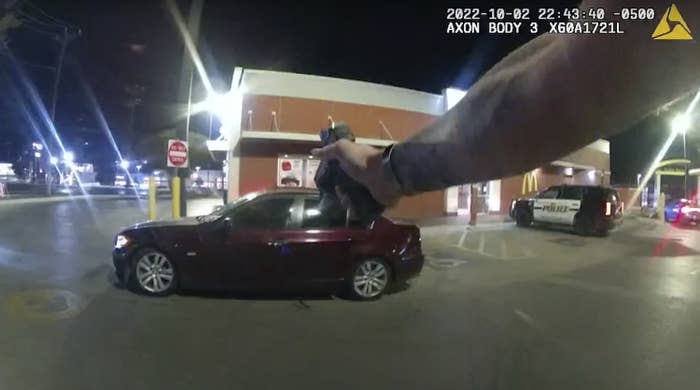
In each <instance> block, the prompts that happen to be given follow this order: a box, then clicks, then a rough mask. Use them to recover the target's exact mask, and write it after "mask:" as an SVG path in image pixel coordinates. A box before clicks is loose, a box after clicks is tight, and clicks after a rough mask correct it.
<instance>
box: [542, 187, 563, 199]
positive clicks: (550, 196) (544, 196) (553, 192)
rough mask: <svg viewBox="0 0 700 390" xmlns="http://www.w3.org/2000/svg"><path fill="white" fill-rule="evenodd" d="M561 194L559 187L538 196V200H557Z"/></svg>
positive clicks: (549, 189)
mask: <svg viewBox="0 0 700 390" xmlns="http://www.w3.org/2000/svg"><path fill="white" fill-rule="evenodd" d="M558 194H559V187H551V188H548V189H547V190H546V191H544V192H542V193H540V194H539V195H537V199H556V198H557V195H558Z"/></svg>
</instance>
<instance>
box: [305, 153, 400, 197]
mask: <svg viewBox="0 0 700 390" xmlns="http://www.w3.org/2000/svg"><path fill="white" fill-rule="evenodd" d="M311 154H313V155H314V156H316V157H320V158H322V159H324V160H331V159H336V160H338V162H339V164H340V168H341V169H342V170H343V171H345V173H347V174H348V175H350V177H352V178H353V179H355V180H357V181H358V182H359V183H360V184H362V185H363V186H365V187H367V189H368V190H369V192H370V193H371V194H372V196H373V197H374V199H376V200H377V201H378V202H379V203H381V204H383V205H385V206H392V205H393V204H395V203H396V201H397V200H398V199H399V197H400V196H401V195H400V193H399V186H398V184H397V183H396V182H395V181H392V180H390V179H388V178H386V177H385V175H384V172H383V169H382V150H381V149H377V148H374V147H372V146H369V145H361V144H357V143H354V142H351V141H348V140H346V139H341V140H338V141H336V142H334V143H332V144H330V145H328V146H325V147H323V148H316V149H313V150H312V151H311Z"/></svg>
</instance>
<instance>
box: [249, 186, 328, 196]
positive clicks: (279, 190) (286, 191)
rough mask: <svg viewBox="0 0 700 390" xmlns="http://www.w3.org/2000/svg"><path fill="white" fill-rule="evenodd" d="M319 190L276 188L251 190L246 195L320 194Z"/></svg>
mask: <svg viewBox="0 0 700 390" xmlns="http://www.w3.org/2000/svg"><path fill="white" fill-rule="evenodd" d="M318 193H319V192H318V190H316V189H313V188H274V189H269V190H264V191H257V192H251V193H248V194H246V195H245V196H250V197H254V198H257V197H259V196H269V195H318Z"/></svg>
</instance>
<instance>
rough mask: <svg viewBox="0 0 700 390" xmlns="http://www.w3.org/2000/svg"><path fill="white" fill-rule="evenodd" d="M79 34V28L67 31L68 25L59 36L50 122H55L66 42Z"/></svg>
mask: <svg viewBox="0 0 700 390" xmlns="http://www.w3.org/2000/svg"><path fill="white" fill-rule="evenodd" d="M79 35H80V30H78V31H77V32H70V31H68V27H63V32H62V33H61V36H60V37H59V44H60V48H59V50H58V58H57V60H56V74H55V75H54V78H53V90H52V92H51V112H50V113H51V122H54V123H55V122H56V103H57V101H58V87H59V85H60V84H61V73H62V72H63V61H64V59H65V57H66V49H67V48H68V44H69V43H70V41H72V40H73V39H74V38H76V37H78V36H79Z"/></svg>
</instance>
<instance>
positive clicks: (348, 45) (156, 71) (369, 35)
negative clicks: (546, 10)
mask: <svg viewBox="0 0 700 390" xmlns="http://www.w3.org/2000/svg"><path fill="white" fill-rule="evenodd" d="M1 3H2V0H0V4H1ZM23 3H24V4H22V5H21V8H20V9H21V10H22V15H20V16H21V17H22V18H23V19H24V20H25V21H26V22H25V24H24V25H23V26H22V27H20V28H18V29H15V30H13V31H11V32H10V33H9V40H8V45H9V47H10V49H11V50H12V53H13V54H14V55H15V56H16V58H18V59H19V60H20V61H22V68H23V69H24V70H25V71H26V72H27V74H28V75H29V77H30V79H31V81H32V83H33V84H34V85H36V87H37V89H38V91H39V93H40V95H41V96H42V98H43V100H44V101H45V102H47V101H49V96H50V91H51V81H52V69H51V68H50V67H52V66H53V65H54V62H55V58H56V53H57V51H58V44H57V43H56V41H55V40H54V38H53V37H52V34H51V33H50V32H48V33H47V31H52V27H51V26H50V25H51V23H50V19H48V15H50V16H51V17H54V18H56V19H59V20H60V21H61V22H65V23H68V24H70V25H73V26H76V27H78V28H80V30H81V35H80V36H79V37H78V38H76V39H75V40H74V41H73V42H72V43H71V44H70V45H69V48H68V51H67V56H66V63H65V68H64V77H63V78H62V81H61V88H60V94H59V104H58V109H57V112H58V114H57V119H56V123H57V128H58V129H59V132H60V133H61V135H62V136H65V137H66V139H68V143H69V144H70V143H72V144H82V143H84V142H85V141H89V142H91V144H90V145H93V146H90V147H86V148H85V150H84V151H83V152H84V154H85V157H86V158H97V157H102V158H103V159H104V160H112V159H114V158H115V156H112V155H110V153H109V147H108V146H107V142H106V138H105V136H104V134H103V133H102V131H101V130H100V129H99V126H98V122H97V121H96V119H95V118H96V117H95V115H94V112H93V105H92V104H91V103H90V100H89V99H88V98H87V97H86V96H87V95H86V92H85V88H84V86H88V88H89V89H91V90H92V91H94V94H95V96H96V98H97V101H98V102H99V105H100V108H101V110H102V112H103V113H104V115H105V119H106V120H107V122H108V123H109V125H110V127H111V128H112V131H113V133H114V136H115V138H116V139H117V142H118V143H121V142H122V141H123V140H124V139H125V137H126V135H125V130H124V129H125V128H126V127H127V124H128V122H129V117H130V108H129V104H132V103H134V102H135V101H137V102H138V103H139V104H138V105H137V106H136V108H135V110H134V122H133V123H134V125H133V127H134V131H135V132H136V133H138V134H148V133H153V132H157V131H159V130H163V129H166V128H171V127H173V125H174V123H175V122H174V119H173V117H174V112H176V111H177V108H178V105H177V103H178V99H177V87H178V81H179V74H180V66H181V61H182V50H183V48H182V44H181V40H180V38H179V35H178V33H177V32H176V30H175V28H174V25H173V23H172V22H171V18H170V16H169V14H168V13H167V11H166V9H165V7H164V2H163V1H160V0H149V1H129V0H100V1H94V0H93V1H86V0H71V1H58V0H32V1H31V2H23ZM179 3H180V5H181V9H182V10H183V11H186V10H187V6H186V5H187V3H188V2H187V1H180V2H179ZM522 3H523V2H516V1H511V2H481V3H480V2H473V1H472V2H469V1H461V2H459V3H458V4H452V5H453V6H454V5H458V6H461V7H468V6H481V7H483V8H487V7H497V6H503V7H510V8H512V7H514V6H523V4H522ZM530 3H531V4H529V6H530V7H536V6H546V5H550V6H559V7H570V6H574V5H576V3H577V2H576V1H559V2H555V1H537V2H535V1H533V2H530ZM33 5H36V7H35V6H33ZM446 7H447V4H444V5H443V4H442V3H441V2H439V1H430V2H425V3H424V5H422V6H414V5H410V6H409V5H407V3H401V2H397V3H387V4H382V5H377V4H373V5H371V6H361V5H359V4H358V3H352V4H350V5H345V6H339V5H338V4H337V2H333V1H327V2H325V3H317V2H314V3H308V4H304V3H303V2H279V3H277V4H276V3H275V2H263V1H254V2H244V1H224V0H206V1H205V5H204V12H203V17H202V28H201V36H200V51H201V55H202V58H203V60H204V62H205V66H206V67H207V70H208V73H209V74H210V76H211V77H212V78H213V79H214V84H215V87H216V88H219V89H224V88H227V87H228V85H229V84H230V77H231V72H232V69H233V67H234V66H243V67H249V68H258V69H271V70H280V71H291V72H299V73H308V74H316V75H326V76H332V77H342V78H349V79H356V80H365V81H370V82H377V83H383V84H388V85H395V86H400V87H406V88H412V89H417V90H422V91H428V92H433V93H439V92H440V91H441V90H442V89H443V88H445V87H447V86H456V87H460V88H468V87H469V86H470V85H471V84H473V83H474V82H475V81H476V80H477V79H478V78H479V76H480V75H481V74H483V73H484V72H485V71H486V70H488V68H489V67H490V66H492V65H493V64H495V63H496V62H497V61H498V60H499V59H500V58H502V57H503V56H504V55H506V54H507V53H508V52H510V51H511V50H513V49H514V48H516V47H518V46H519V45H521V44H523V43H524V42H526V41H527V40H528V39H530V38H531V36H529V35H526V34H523V35H522V36H518V37H502V38H495V37H493V36H489V35H481V36H472V37H463V36H447V35H445V33H444V28H445V8H446ZM42 11H43V12H45V14H44V13H42ZM47 22H49V23H47ZM0 65H1V66H0V69H2V70H3V72H2V73H0V87H1V88H2V90H3V91H11V90H12V87H13V85H14V88H15V89H17V88H18V87H19V86H18V82H17V72H16V69H15V68H13V67H12V66H11V65H10V63H9V61H8V58H7V56H4V57H0ZM20 89H21V88H20ZM200 90H201V87H199V88H197V91H196V92H199V91H200ZM19 93H20V94H21V93H22V91H21V90H19ZM18 96H19V95H13V94H12V93H5V94H4V96H3V97H2V99H0V160H7V159H10V158H12V154H13V153H14V151H15V149H17V148H16V147H15V145H17V144H18V143H21V142H31V138H32V136H28V134H31V129H30V128H29V127H28V125H27V123H26V120H24V119H23V118H22V116H21V115H20V114H19V111H20V110H18V107H17V104H18V102H19V101H21V98H19V97H18ZM668 114H669V113H663V112H662V113H661V115H660V116H652V117H650V118H648V119H646V120H644V121H642V122H640V123H638V124H636V125H635V126H632V127H631V128H630V130H628V131H626V132H625V133H623V134H621V135H619V136H617V137H615V138H613V139H612V170H613V181H618V182H629V181H631V180H633V178H634V176H635V175H636V173H637V172H639V171H640V170H641V169H642V168H643V166H644V165H645V164H646V163H648V162H649V160H650V158H651V156H652V154H653V153H654V150H655V149H657V148H658V146H659V145H660V144H661V142H662V141H663V138H664V136H665V134H666V132H667V127H668V125H667V120H668V119H667V117H668ZM204 122H205V121H204V120H203V118H198V120H196V121H195V123H194V126H193V127H194V129H195V131H202V132H206V128H207V126H204ZM562 131H565V129H562ZM695 142H696V140H691V141H690V144H692V145H693V146H694V145H695V144H696V143H695ZM679 145H680V143H678V145H677V146H679ZM689 150H691V152H692V153H693V154H695V153H696V152H697V150H696V149H695V148H694V147H690V148H689ZM670 153H672V154H673V153H680V149H678V148H677V150H672V151H671V152H670ZM691 155H692V154H691Z"/></svg>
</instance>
